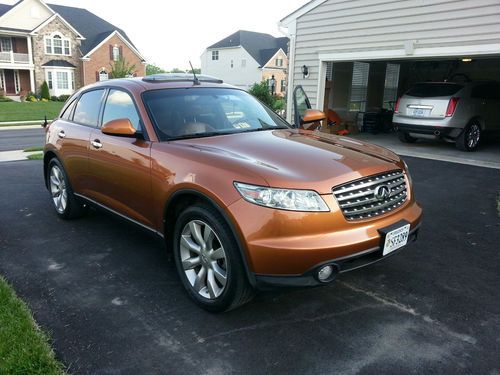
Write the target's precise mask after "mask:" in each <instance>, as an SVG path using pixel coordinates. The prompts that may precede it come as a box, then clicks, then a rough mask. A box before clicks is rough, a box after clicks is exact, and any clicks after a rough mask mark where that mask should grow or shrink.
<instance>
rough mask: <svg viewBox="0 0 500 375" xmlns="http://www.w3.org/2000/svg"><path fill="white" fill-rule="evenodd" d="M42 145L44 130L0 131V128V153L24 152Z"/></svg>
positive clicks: (40, 128)
mask: <svg viewBox="0 0 500 375" xmlns="http://www.w3.org/2000/svg"><path fill="white" fill-rule="evenodd" d="M43 144H44V130H43V128H42V127H41V126H40V127H39V128H36V129H19V130H2V129H1V128H0V151H11V150H25V149H27V148H28V147H40V146H43Z"/></svg>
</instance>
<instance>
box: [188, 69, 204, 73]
mask: <svg viewBox="0 0 500 375" xmlns="http://www.w3.org/2000/svg"><path fill="white" fill-rule="evenodd" d="M193 70H194V73H195V74H201V68H194V69H193ZM193 70H191V69H186V73H191V74H192V73H193Z"/></svg>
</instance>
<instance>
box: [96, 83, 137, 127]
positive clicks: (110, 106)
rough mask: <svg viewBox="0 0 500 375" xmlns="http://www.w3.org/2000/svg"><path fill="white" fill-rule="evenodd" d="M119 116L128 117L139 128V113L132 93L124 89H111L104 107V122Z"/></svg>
mask: <svg viewBox="0 0 500 375" xmlns="http://www.w3.org/2000/svg"><path fill="white" fill-rule="evenodd" d="M119 118H128V119H129V120H130V122H131V123H132V126H133V127H134V128H135V129H136V130H139V128H140V125H139V123H140V121H139V114H138V113H137V110H136V108H135V105H134V102H133V101H132V98H131V97H130V95H129V94H127V93H126V92H124V91H120V90H110V91H109V95H108V98H107V99H106V107H104V116H103V118H102V123H103V124H105V123H107V122H108V121H111V120H116V119H119Z"/></svg>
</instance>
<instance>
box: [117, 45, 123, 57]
mask: <svg viewBox="0 0 500 375" xmlns="http://www.w3.org/2000/svg"><path fill="white" fill-rule="evenodd" d="M118 50H119V51H120V54H119V56H118V57H121V58H123V47H122V46H120V47H119V48H118Z"/></svg>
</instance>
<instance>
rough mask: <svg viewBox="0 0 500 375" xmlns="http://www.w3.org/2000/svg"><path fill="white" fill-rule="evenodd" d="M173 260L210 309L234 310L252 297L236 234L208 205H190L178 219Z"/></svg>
mask: <svg viewBox="0 0 500 375" xmlns="http://www.w3.org/2000/svg"><path fill="white" fill-rule="evenodd" d="M174 259H175V265H176V268H177V272H178V274H179V277H180V279H181V282H182V284H183V286H184V288H185V289H186V291H187V292H188V294H189V296H190V297H191V298H192V299H193V300H194V301H195V302H196V303H197V304H198V305H200V306H201V307H203V308H204V309H206V310H208V311H212V312H221V311H227V310H231V309H234V308H236V307H238V306H241V305H243V304H244V303H246V302H248V301H249V300H250V299H251V297H252V296H253V289H252V287H251V286H250V284H249V282H248V280H247V277H246V274H245V268H244V265H243V261H242V259H241V254H240V251H239V248H238V244H237V242H236V240H235V239H234V235H233V233H232V232H231V230H230V229H229V227H228V225H227V224H226V222H225V221H224V220H223V219H222V218H221V216H220V215H219V213H218V212H216V211H215V210H214V209H212V208H211V207H209V206H206V205H196V206H191V207H188V208H187V209H186V210H184V211H183V212H182V213H181V214H180V215H179V217H178V218H177V220H176V225H175V230H174Z"/></svg>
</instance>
